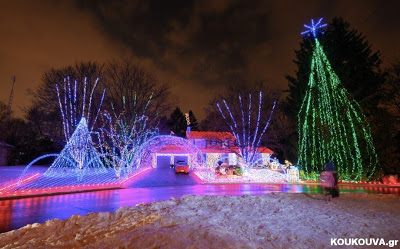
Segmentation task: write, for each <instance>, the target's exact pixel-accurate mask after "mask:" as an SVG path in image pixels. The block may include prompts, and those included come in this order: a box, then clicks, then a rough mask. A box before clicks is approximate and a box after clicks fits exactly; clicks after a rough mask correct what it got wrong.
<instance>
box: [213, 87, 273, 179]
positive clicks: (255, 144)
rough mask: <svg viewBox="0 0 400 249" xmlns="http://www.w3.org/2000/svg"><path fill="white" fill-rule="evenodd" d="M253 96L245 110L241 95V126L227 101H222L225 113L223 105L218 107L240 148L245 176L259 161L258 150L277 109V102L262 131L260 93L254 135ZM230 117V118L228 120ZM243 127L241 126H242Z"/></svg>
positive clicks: (240, 158)
mask: <svg viewBox="0 0 400 249" xmlns="http://www.w3.org/2000/svg"><path fill="white" fill-rule="evenodd" d="M251 97H252V96H251V94H249V98H248V108H247V110H244V108H243V103H242V96H241V95H240V94H239V103H240V111H241V115H240V114H238V115H237V116H241V121H242V123H241V124H238V123H237V122H236V120H235V118H234V115H233V114H232V112H231V109H230V108H229V106H228V104H227V103H226V101H225V100H222V102H223V103H224V106H225V111H223V110H222V108H221V105H220V104H219V103H218V104H217V107H218V110H219V112H220V113H221V116H222V118H223V119H224V120H225V121H226V123H227V124H228V126H229V128H230V130H231V132H232V134H233V135H234V136H235V139H236V143H237V146H238V147H239V159H238V160H239V161H240V162H241V163H242V164H243V165H244V169H243V170H244V174H246V171H247V169H249V168H251V167H253V165H254V162H255V161H256V160H257V155H258V154H259V153H258V149H259V147H260V143H261V139H262V137H263V136H264V134H265V132H266V131H267V128H268V126H269V124H270V121H271V118H272V114H273V112H274V109H275V105H276V101H274V104H273V106H272V109H271V111H270V114H269V118H268V119H267V120H266V122H265V124H264V128H262V130H260V128H259V126H260V119H261V106H262V92H260V93H259V101H258V108H257V110H258V111H257V113H258V115H257V121H256V125H255V130H254V133H252V132H251V113H252V105H251V104H252V103H251V102H252V101H251ZM227 116H229V118H227ZM246 121H247V122H246ZM240 125H241V126H240Z"/></svg>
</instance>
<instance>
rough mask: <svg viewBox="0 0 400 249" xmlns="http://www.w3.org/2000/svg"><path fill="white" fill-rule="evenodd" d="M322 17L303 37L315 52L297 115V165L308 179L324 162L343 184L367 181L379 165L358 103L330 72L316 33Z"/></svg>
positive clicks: (322, 167) (308, 27) (331, 71)
mask: <svg viewBox="0 0 400 249" xmlns="http://www.w3.org/2000/svg"><path fill="white" fill-rule="evenodd" d="M321 20H322V18H321V19H320V20H319V21H318V22H317V23H316V24H314V21H312V23H311V26H307V25H304V26H305V27H306V28H307V29H308V30H307V31H305V32H303V33H302V34H307V33H309V34H312V35H313V36H314V39H315V49H314V52H313V55H312V60H311V72H310V78H309V82H308V89H307V91H306V94H305V97H304V99H303V102H302V105H301V108H300V111H299V114H298V121H299V159H298V165H299V166H300V167H301V168H302V169H303V170H304V173H305V176H306V178H308V179H310V178H313V176H315V173H319V172H320V171H322V170H324V167H325V164H326V162H327V161H332V162H334V163H335V165H336V169H337V170H338V174H339V177H340V178H341V179H342V180H346V181H360V180H363V179H369V178H370V177H371V176H372V175H373V173H374V172H375V169H376V167H377V164H378V157H377V155H376V152H375V147H374V145H373V142H372V136H371V131H370V128H369V125H368V122H367V121H366V117H365V115H364V114H363V113H362V111H361V108H360V106H359V105H358V103H357V102H356V101H355V100H354V99H352V98H351V97H350V95H349V93H348V92H347V90H346V89H345V88H344V87H343V86H342V84H341V82H340V80H339V78H338V76H337V75H336V73H335V72H334V71H333V69H332V67H331V65H330V63H329V61H328V59H327V57H326V55H325V53H324V51H323V49H322V46H321V44H320V43H319V41H318V39H317V37H316V34H317V31H318V29H320V28H322V27H324V26H326V25H321V24H320V23H321Z"/></svg>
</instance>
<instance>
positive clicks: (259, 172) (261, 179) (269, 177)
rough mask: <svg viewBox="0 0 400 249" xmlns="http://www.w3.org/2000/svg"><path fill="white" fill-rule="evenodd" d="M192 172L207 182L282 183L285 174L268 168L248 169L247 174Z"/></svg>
mask: <svg viewBox="0 0 400 249" xmlns="http://www.w3.org/2000/svg"><path fill="white" fill-rule="evenodd" d="M194 173H195V174H196V175H197V176H198V177H199V178H200V179H201V180H202V181H203V182H209V183H238V182H242V183H247V182H252V183H284V182H287V179H286V175H285V174H282V173H280V172H277V171H274V170H270V169H249V170H248V175H247V176H237V175H212V176H211V177H210V171H206V170H196V171H194Z"/></svg>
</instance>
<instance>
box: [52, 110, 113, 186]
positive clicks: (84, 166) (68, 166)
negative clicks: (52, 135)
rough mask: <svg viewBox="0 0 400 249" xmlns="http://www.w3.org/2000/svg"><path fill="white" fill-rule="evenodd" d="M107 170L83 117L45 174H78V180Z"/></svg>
mask: <svg viewBox="0 0 400 249" xmlns="http://www.w3.org/2000/svg"><path fill="white" fill-rule="evenodd" d="M106 172H107V169H106V168H105V167H104V165H103V163H102V162H101V160H100V157H99V155H98V153H97V151H96V149H95V148H94V146H93V142H92V138H91V133H90V132H89V129H88V125H87V122H86V119H85V118H84V117H82V118H81V121H80V122H79V123H78V125H77V127H76V129H75V131H74V133H72V135H71V137H70V139H69V140H68V142H67V144H66V145H65V147H64V149H63V150H62V151H61V153H60V155H59V156H58V157H57V158H56V160H55V161H54V162H53V164H52V165H51V166H50V168H49V169H48V170H47V171H46V172H45V174H44V175H45V176H52V177H60V176H68V175H74V176H75V175H76V176H77V177H78V180H82V178H83V176H84V175H91V174H101V173H106Z"/></svg>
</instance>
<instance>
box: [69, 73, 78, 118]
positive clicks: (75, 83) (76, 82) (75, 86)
mask: <svg viewBox="0 0 400 249" xmlns="http://www.w3.org/2000/svg"><path fill="white" fill-rule="evenodd" d="M68 78H69V76H68ZM77 84H78V81H77V80H74V113H76V111H77V108H76V103H77V100H76V88H77ZM73 121H74V124H77V122H78V120H77V119H76V115H74V120H73Z"/></svg>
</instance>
